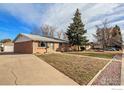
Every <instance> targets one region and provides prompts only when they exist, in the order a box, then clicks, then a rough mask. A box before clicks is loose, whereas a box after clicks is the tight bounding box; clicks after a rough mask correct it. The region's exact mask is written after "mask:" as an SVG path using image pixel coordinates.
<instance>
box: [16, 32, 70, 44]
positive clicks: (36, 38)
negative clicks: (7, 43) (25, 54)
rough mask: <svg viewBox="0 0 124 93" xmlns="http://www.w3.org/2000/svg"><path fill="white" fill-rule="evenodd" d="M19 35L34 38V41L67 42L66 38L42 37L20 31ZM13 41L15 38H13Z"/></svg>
mask: <svg viewBox="0 0 124 93" xmlns="http://www.w3.org/2000/svg"><path fill="white" fill-rule="evenodd" d="M19 35H24V36H26V37H28V38H30V39H31V40H34V41H44V42H65V43H67V42H68V41H66V40H58V39H55V38H48V37H43V36H40V35H32V34H24V33H21V34H19ZM14 41H15V40H14Z"/></svg>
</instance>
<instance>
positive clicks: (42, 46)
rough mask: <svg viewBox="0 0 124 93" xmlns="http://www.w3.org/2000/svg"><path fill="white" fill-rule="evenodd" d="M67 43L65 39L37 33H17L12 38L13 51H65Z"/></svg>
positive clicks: (28, 52)
mask: <svg viewBox="0 0 124 93" xmlns="http://www.w3.org/2000/svg"><path fill="white" fill-rule="evenodd" d="M68 49H69V47H68V43H67V41H65V40H59V39H53V38H48V37H42V36H39V35H31V34H19V35H18V36H17V37H16V38H15V40H14V52H15V53H26V54H32V53H41V54H44V53H47V52H54V51H67V50H68Z"/></svg>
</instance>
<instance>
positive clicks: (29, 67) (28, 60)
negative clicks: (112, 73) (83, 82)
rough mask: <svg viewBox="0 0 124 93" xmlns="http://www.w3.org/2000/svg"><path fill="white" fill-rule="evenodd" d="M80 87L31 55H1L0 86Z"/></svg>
mask: <svg viewBox="0 0 124 93" xmlns="http://www.w3.org/2000/svg"><path fill="white" fill-rule="evenodd" d="M1 84H2V85H78V84H77V83H76V82H74V81H73V80H72V79H70V78H69V77H67V76H65V75H64V74H63V73H61V72H59V71H58V70H56V69H55V68H53V67H52V66H50V65H49V64H47V63H46V62H44V61H42V60H41V59H39V58H37V57H36V56H34V55H31V54H21V55H0V85H1Z"/></svg>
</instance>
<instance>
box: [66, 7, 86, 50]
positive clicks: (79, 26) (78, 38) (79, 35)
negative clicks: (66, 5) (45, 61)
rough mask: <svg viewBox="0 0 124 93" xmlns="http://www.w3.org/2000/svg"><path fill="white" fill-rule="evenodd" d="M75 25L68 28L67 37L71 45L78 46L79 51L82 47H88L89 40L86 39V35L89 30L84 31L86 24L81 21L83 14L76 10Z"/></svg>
mask: <svg viewBox="0 0 124 93" xmlns="http://www.w3.org/2000/svg"><path fill="white" fill-rule="evenodd" d="M72 20H73V23H71V24H70V26H68V29H67V33H66V35H67V36H68V39H69V43H70V44H71V45H72V46H74V45H76V46H78V50H79V47H80V46H83V45H86V43H87V42H88V40H87V39H86V36H84V34H85V33H86V32H87V30H85V29H84V26H85V25H84V24H83V22H82V20H81V13H80V12H79V9H77V10H76V13H75V14H74V17H73V19H72Z"/></svg>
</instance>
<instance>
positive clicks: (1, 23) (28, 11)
mask: <svg viewBox="0 0 124 93" xmlns="http://www.w3.org/2000/svg"><path fill="white" fill-rule="evenodd" d="M77 8H78V9H79V10H80V12H81V17H82V22H83V23H84V24H85V29H87V34H86V36H87V38H88V39H89V40H90V41H93V40H94V38H93V36H92V34H95V32H96V27H95V26H96V25H101V24H102V22H103V21H104V20H106V19H107V21H108V27H112V26H114V25H119V26H120V28H121V31H122V35H124V4H118V3H114V4H112V3H109V4H104V3H92V4H90V3H85V4H83V3H82V4H81V3H80V4H74V3H73V4H65V3H53V4H52V3H51V4H50V3H49V4H47V3H35V4H31V3H30V4H16V3H14V4H12V3H11V4H0V40H1V39H5V38H11V39H14V38H15V37H16V36H17V35H18V34H19V33H31V32H32V31H33V30H34V29H35V28H39V27H40V26H42V25H44V24H48V25H51V26H54V27H56V28H57V31H61V30H63V31H67V27H68V26H69V24H70V23H71V22H72V18H73V16H74V13H75V11H76V9H77ZM123 40H124V37H123Z"/></svg>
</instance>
